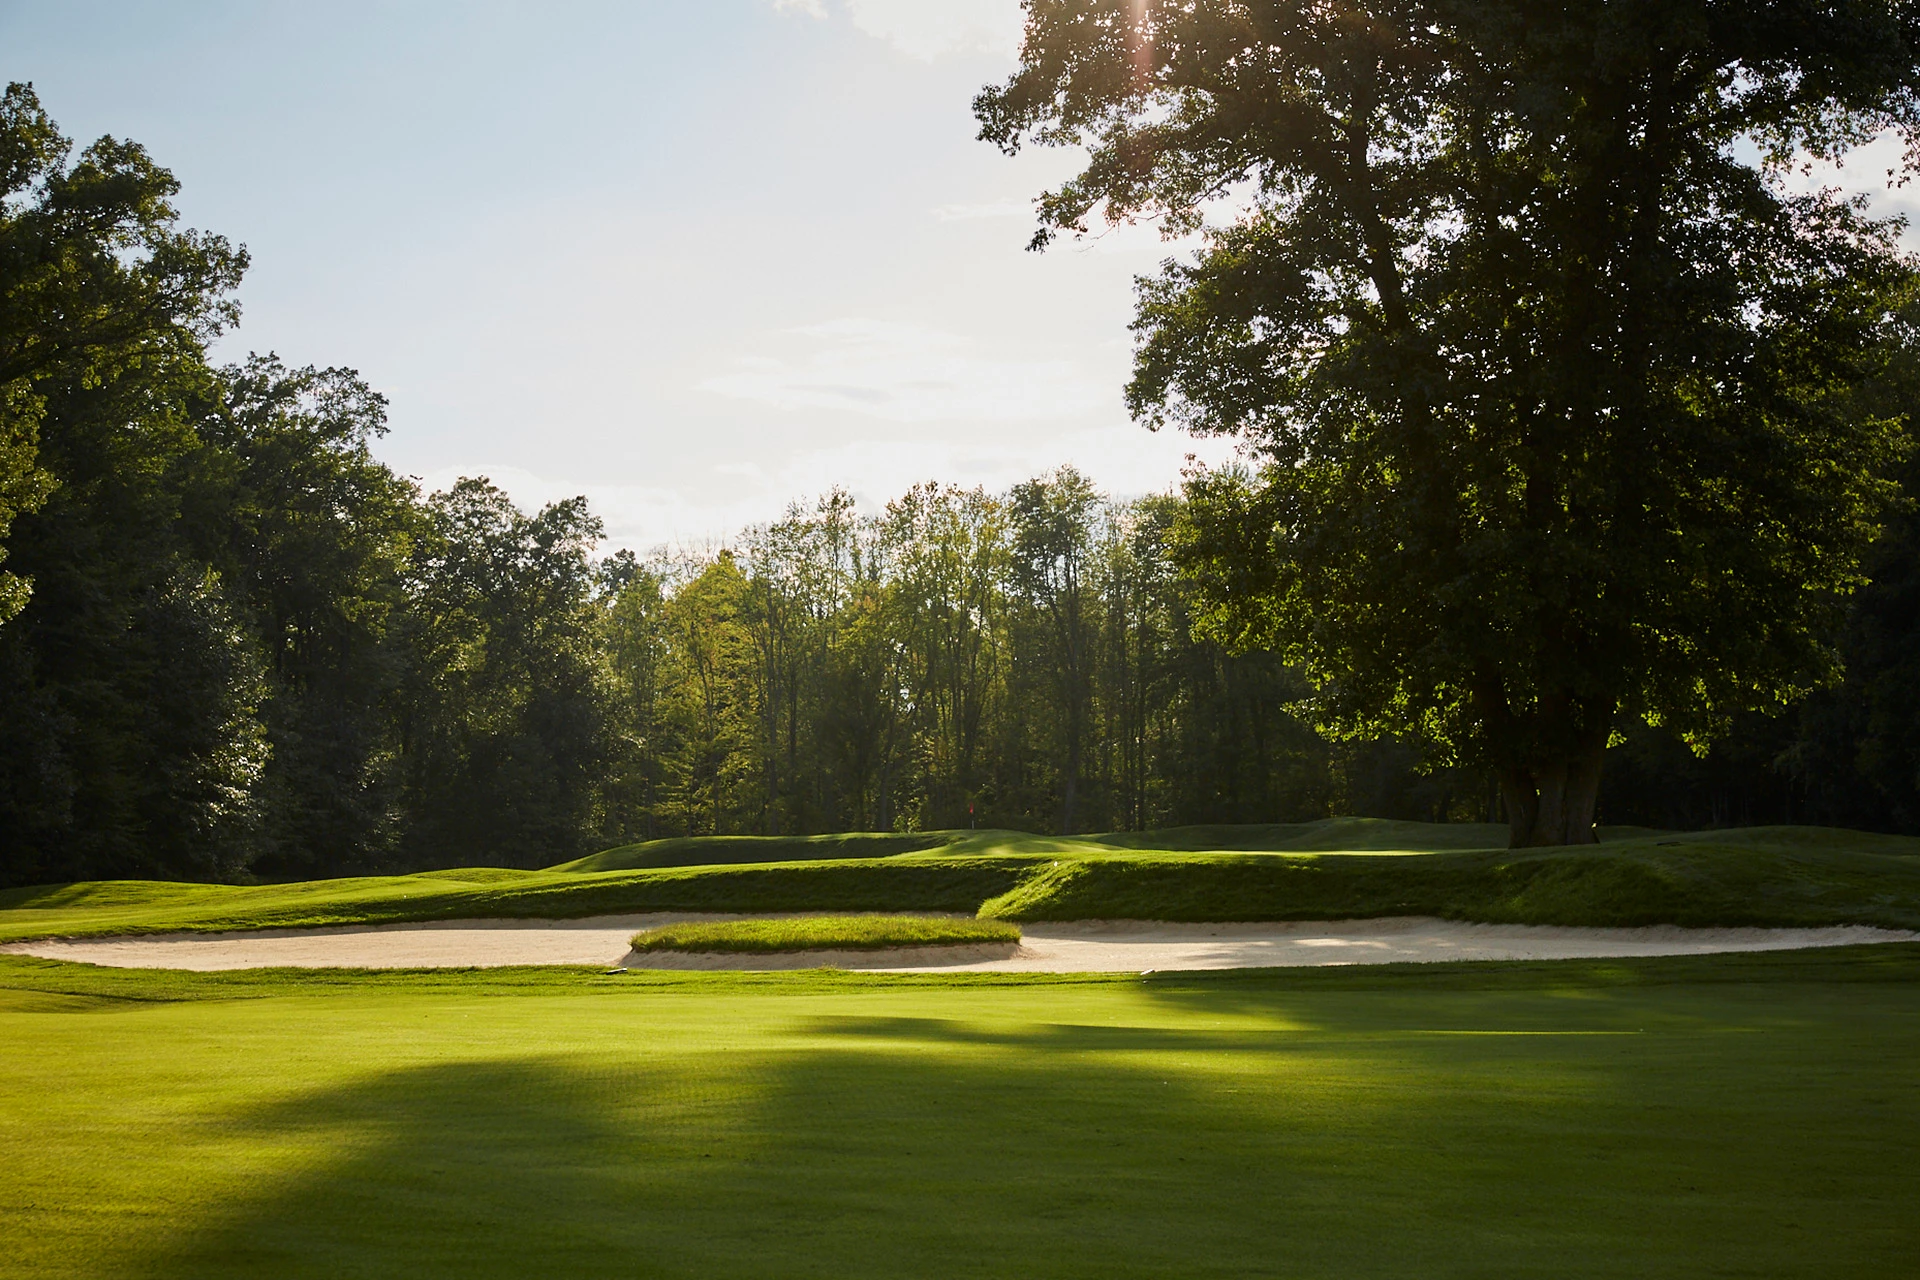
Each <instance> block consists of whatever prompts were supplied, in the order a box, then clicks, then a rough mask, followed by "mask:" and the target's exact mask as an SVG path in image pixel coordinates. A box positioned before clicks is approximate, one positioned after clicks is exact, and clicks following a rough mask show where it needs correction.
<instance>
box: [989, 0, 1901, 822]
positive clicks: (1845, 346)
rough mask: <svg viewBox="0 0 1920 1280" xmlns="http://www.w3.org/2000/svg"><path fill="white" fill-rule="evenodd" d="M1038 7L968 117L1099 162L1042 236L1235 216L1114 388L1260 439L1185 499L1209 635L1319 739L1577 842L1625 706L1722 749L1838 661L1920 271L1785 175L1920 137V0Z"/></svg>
mask: <svg viewBox="0 0 1920 1280" xmlns="http://www.w3.org/2000/svg"><path fill="white" fill-rule="evenodd" d="M1028 10H1029V13H1028V22H1027V29H1026V40H1025V46H1024V49H1023V53H1022V64H1021V66H1020V69H1019V70H1018V71H1017V72H1016V73H1015V74H1014V75H1013V76H1012V77H1011V78H1010V79H1009V80H1008V81H1007V82H1006V83H1005V84H1004V85H1000V86H997V87H990V88H988V89H987V90H986V91H984V92H983V93H982V94H981V95H980V97H979V98H978V100H977V101H976V104H975V108H976V112H977V114H978V117H979V119H980V121H981V124H982V136H983V137H984V138H986V139H987V140H989V141H992V142H994V143H997V144H998V145H1000V146H1001V147H1002V148H1004V149H1006V150H1008V151H1013V150H1016V149H1018V148H1019V147H1020V146H1022V145H1023V144H1026V143H1037V144H1044V145H1069V146H1085V147H1086V148H1087V156H1088V158H1087V163H1086V165H1085V168H1084V170H1083V171H1081V172H1080V173H1079V174H1078V175H1077V176H1075V177H1073V178H1072V179H1070V180H1069V181H1067V182H1065V183H1063V184H1062V185H1061V186H1059V187H1058V188H1056V189H1054V190H1052V191H1050V192H1048V193H1046V194H1044V195H1043V196H1042V197H1041V198H1040V200H1039V202H1038V204H1039V210H1040V215H1041V229H1040V231H1039V233H1038V235H1037V236H1036V238H1035V245H1036V247H1038V246H1041V245H1044V244H1045V243H1046V242H1047V241H1048V240H1050V239H1051V238H1052V237H1054V236H1056V235H1058V234H1061V233H1076V232H1081V231H1084V230H1085V229H1086V228H1087V226H1088V225H1089V223H1090V221H1091V220H1092V219H1094V218H1096V217H1104V218H1105V219H1107V220H1109V221H1114V222H1118V221H1124V220H1128V219H1132V218H1136V217H1158V218H1160V219H1162V220H1163V222H1164V225H1165V226H1166V227H1168V228H1169V229H1171V230H1172V231H1174V232H1176V233H1177V232H1190V231H1195V230H1201V229H1203V224H1204V223H1205V222H1206V221H1207V219H1208V211H1209V210H1210V209H1218V208H1222V207H1225V208H1228V209H1231V210H1234V212H1233V214H1232V216H1231V217H1230V218H1229V219H1228V220H1226V221H1225V223H1224V224H1223V225H1217V226H1214V227H1212V228H1211V229H1205V230H1204V239H1203V241H1202V247H1201V248H1200V249H1199V250H1198V251H1197V252H1196V253H1195V254H1194V255H1193V257H1192V258H1191V259H1190V260H1186V261H1175V260H1170V261H1168V262H1166V263H1165V264H1163V267H1162V269H1161V271H1160V273H1159V274H1158V275H1157V276H1156V277H1153V278H1151V279H1146V280H1143V281H1142V283H1141V294H1140V306H1139V314H1138V318H1137V320H1136V322H1135V326H1134V327H1135V330H1136V332H1137V334H1138V336H1139V347H1138V352H1137V359H1136V370H1135V376H1134V379H1133V381H1132V383H1131V385H1130V387H1129V389H1128V395H1129V402H1130V405H1131V407H1132V409H1133V411H1134V412H1135V414H1136V415H1137V416H1139V417H1141V418H1143V419H1144V420H1146V421H1147V422H1148V423H1149V424H1151V425H1154V426H1158V425H1161V424H1163V423H1167V422H1173V423H1178V424H1181V425H1183V426H1185V427H1187V428H1189V429H1191V430H1195V431H1198V432H1207V433H1225V434H1231V435H1236V436H1239V437H1241V438H1242V439H1243V440H1245V441H1247V442H1249V444H1250V445H1251V447H1252V453H1253V455H1254V457H1255V458H1256V460H1257V464H1258V465H1257V468H1256V469H1255V470H1254V471H1252V472H1248V471H1245V470H1227V471H1216V472H1212V473H1203V474H1199V475H1197V476H1196V477H1195V478H1194V479H1193V481H1192V483H1191V485H1190V496H1191V498H1192V504H1191V514H1190V517H1189V518H1188V520H1187V522H1186V526H1185V532H1184V538H1185V550H1186V556H1187V563H1188V566H1189V568H1190V569H1191V571H1192V572H1194V573H1195V574H1196V575H1197V576H1198V578H1199V580H1200V582H1201V584H1202V587H1203V588H1204V595H1205V597H1206V599H1207V602H1208V609H1207V612H1206V613H1205V615H1204V620H1203V625H1205V626H1206V627H1207V628H1209V629H1210V631H1211V633H1212V634H1214V635H1216V636H1219V637H1223V638H1226V639H1229V640H1231V641H1233V642H1236V643H1238V644H1241V645H1243V646H1245V645H1274V646H1277V647H1279V648H1281V649H1282V650H1283V651H1284V652H1286V653H1287V654H1288V655H1290V656H1291V657H1292V658H1293V659H1294V660H1296V661H1298V662H1300V663H1301V664H1302V665H1303V666H1304V668H1305V669H1306V670H1307V671H1308V673H1309V674H1310V675H1311V676H1312V677H1313V679H1314V680H1315V682H1316V685H1317V688H1318V700H1319V708H1320V714H1321V716H1322V718H1323V722H1324V723H1325V724H1326V725H1327V726H1328V727H1329V728H1331V729H1334V730H1336V731H1341V730H1344V731H1350V732H1371V733H1378V732H1382V731H1385V732H1394V733H1402V734H1414V735H1419V736H1421V737H1423V738H1425V739H1426V740H1428V741H1430V742H1432V743H1434V744H1436V745H1437V746H1438V747H1439V748H1440V749H1442V750H1443V751H1448V752H1452V753H1454V754H1455V755H1456V756H1457V757H1460V758H1468V759H1473V760H1475V761H1477V762H1480V763H1483V764H1485V765H1488V766H1490V767H1491V768H1492V769H1493V770H1494V771H1495V772H1496V773H1497V775H1498V777H1499V779H1500V784H1501V788H1502V792H1503V796H1504V799H1505V803H1506V807H1507V811H1508V815H1509V818H1510V820H1511V824H1512V838H1513V842H1514V843H1515V844H1516V845H1526V844H1560V843H1585V842H1588V841H1591V840H1592V839H1593V828H1592V821H1593V814H1594V806H1595V800H1596V796H1597V792H1598V786H1599V780H1600V772H1601V761H1602V756H1603V752H1604V750H1605V747H1606V745H1607V743H1608V741H1609V737H1610V735H1612V734H1613V733H1614V732H1615V731H1616V730H1617V728H1618V727H1619V726H1620V725H1621V724H1623V723H1626V722H1627V721H1628V720H1629V719H1630V718H1634V717H1638V718H1641V719H1644V720H1646V721H1648V722H1651V723H1655V724H1664V725H1667V726H1670V727H1671V728H1673V729H1674V730H1676V731H1677V732H1679V733H1681V734H1683V735H1686V736H1688V737H1690V738H1691V739H1692V740H1695V741H1705V740H1706V739H1707V738H1709V737H1710V736H1711V735H1712V733H1713V732H1714V730H1715V728H1716V727H1717V726H1718V725H1720V724H1721V723H1723V722H1724V720H1725V718H1726V717H1727V716H1729V715H1730V714H1732V713H1734V712H1737V711H1739V710H1742V709H1747V708H1755V707H1768V706H1777V705H1780V704H1782V703H1783V702H1785V701H1787V700H1789V699H1791V698H1793V697H1795V696H1797V695H1799V694H1800V693H1802V692H1803V691H1805V690H1806V689H1807V688H1808V687H1810V686H1811V685H1813V684H1815V683H1818V682H1819V681H1821V680H1823V679H1825V678H1828V677H1829V676H1830V675H1831V674H1832V672H1833V664H1834V659H1833V657H1832V654H1831V651H1830V647H1829V644H1828V642H1827V637H1829V636H1831V635H1832V634H1833V632H1834V627H1833V623H1834V620H1835V610H1836V608H1837V607H1838V603H1839V601H1840V599H1841V597H1843V596H1844V595H1845V593H1846V592H1848V591H1849V590H1850V589H1851V588H1852V587H1853V586H1854V585H1855V584H1856V583H1857V582H1858V580H1859V577H1860V563H1861V556H1862V553H1863V551H1864V549H1865V548H1866V546H1867V545H1868V543H1869V542H1870V541H1871V539H1872V537H1873V536H1874V533H1875V530H1876V527H1877V523H1878V520H1879V518H1880V514H1881V512H1882V511H1883V509H1884V507H1885V504H1886V502H1887V500H1888V496H1889V493H1890V489H1889V487H1888V486H1887V485H1886V484H1885V483H1884V481H1883V480H1882V479H1881V477H1882V476H1883V475H1884V474H1885V471H1886V468H1887V466H1888V464H1889V462H1890V460H1891V459H1893V458H1894V457H1895V456H1897V454H1898V452H1899V450H1900V448H1901V447H1902V440H1903V433H1904V426H1903V423H1901V422H1900V421H1899V420H1898V419H1897V418H1896V417H1893V416H1889V415H1888V414H1886V413H1885V412H1880V413H1876V412H1874V411H1873V410H1872V409H1871V408H1870V407H1869V403H1868V401H1867V400H1866V399H1865V398H1864V397H1863V396H1862V395H1861V394H1860V388H1861V387H1862V385H1863V384H1864V383H1865V382H1866V381H1867V380H1868V379H1870V378H1871V377H1872V375H1873V373H1874V370H1875V368H1876V365H1877V362H1878V361H1880V360H1881V359H1882V358H1883V357H1882V355H1881V353H1882V352H1883V351H1884V350H1885V349H1886V347H1887V345H1888V342H1889V339H1890V337H1891V336H1892V330H1893V329H1895V328H1896V327H1897V325H1898V323H1899V322H1898V320H1897V319H1896V314H1897V313H1896V310H1895V308H1896V304H1897V303H1898V301H1899V300H1900V298H1901V297H1902V295H1903V294H1904V293H1905V291H1907V290H1908V289H1909V287H1910V280H1911V276H1912V268H1911V264H1910V263H1909V262H1908V260H1907V259H1906V258H1904V257H1903V256H1902V255H1901V254H1900V252H1899V251H1898V249H1897V246H1896V244H1895V240H1894V237H1895V234H1896V228H1894V227H1892V226H1890V225H1888V224H1885V223H1881V222H1876V221H1874V220H1872V219H1870V218H1868V217H1867V216H1865V214H1864V213H1863V211H1862V210H1861V208H1860V207H1858V206H1857V205H1856V204H1854V203H1850V202H1848V201H1846V200H1843V199H1840V198H1839V197H1837V196H1836V195H1834V194H1832V193H1830V192H1821V191H1817V190H1815V191H1813V192H1812V193H1811V194H1804V193H1803V194H1794V189H1793V187H1792V185H1791V184H1790V183H1789V182H1788V181H1787V179H1788V177H1789V176H1790V174H1791V172H1792V166H1794V165H1795V164H1802V165H1804V164H1805V163H1806V162H1807V161H1809V160H1812V161H1820V160H1823V159H1831V158H1834V157H1838V156H1840V155H1842V154H1844V153H1846V152H1847V151H1849V150H1850V149H1851V148H1853V147H1855V146H1857V145H1858V144H1860V143H1863V142H1865V141H1867V140H1869V139H1871V138H1874V137H1876V136H1878V135H1881V134H1882V133H1884V132H1886V131H1889V130H1891V131H1894V132H1896V133H1898V134H1900V135H1901V136H1903V137H1905V138H1907V139H1909V140H1911V139H1912V138H1913V137H1914V136H1915V131H1916V126H1920V107H1917V106H1916V99H1915V93H1914V88H1915V84H1916V77H1917V75H1920V63H1917V62H1916V52H1915V50H1916V38H1917V37H1920V9H1917V8H1916V6H1914V5H1912V4H1909V3H1904V2H1901V0H1852V2H1848V0H1837V2H1835V0H1607V2H1589V3H1550V2H1544V0H1434V2H1426V0H1321V2H1318V3H1303V2H1301V0H1264V2H1262V0H1029V4H1028ZM1805 185H1811V184H1805ZM1213 221H1215V222H1216V223H1219V222H1221V220H1220V219H1219V218H1214V219H1213Z"/></svg>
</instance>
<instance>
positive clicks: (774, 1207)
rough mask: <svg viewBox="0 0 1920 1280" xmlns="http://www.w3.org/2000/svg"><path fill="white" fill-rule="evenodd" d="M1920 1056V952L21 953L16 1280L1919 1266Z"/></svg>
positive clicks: (7, 1060)
mask: <svg viewBox="0 0 1920 1280" xmlns="http://www.w3.org/2000/svg"><path fill="white" fill-rule="evenodd" d="M236 997H241V998H236ZM1917 1055H1920V947H1915V946H1892V947H1873V948H1847V949H1843V950H1839V951H1832V952H1819V953H1807V954H1800V955H1795V954H1771V955H1743V956H1725V957H1688V958H1676V959H1671V960H1640V961H1610V962H1562V963H1558V964H1490V965H1474V964H1455V965H1426V966H1382V967H1379V968H1367V969H1331V970H1328V969H1323V970H1295V971H1265V972H1250V973H1231V974H1180V975H1160V976H1156V977H1153V978H1147V979H1143V978H1139V977H1125V978H1115V977H1080V978H1074V979H1034V978H1029V977H1025V976H1015V975H953V974H942V975H913V976H911V977H888V978H882V977H878V976H872V975H855V974H822V973H816V972H799V973H792V974H725V975H709V974H652V975H642V974H637V973H635V974H626V975H618V976H616V975H606V974H602V973H599V972H597V971H584V970H516V971H505V972H489V973H484V974H483V973H474V974H465V975H453V974H446V973H434V974H406V973H385V974H354V973H345V972H334V973H330V974H318V973H309V974H290V973H284V972H281V973H263V972H253V973H247V974H174V973H154V972H139V971H117V972H116V971H104V970H93V969H88V968H86V967H83V966H74V965H56V964H52V963H48V962H38V961H28V960H20V959H14V958H5V957H0V1259H4V1260H5V1261H4V1264H3V1265H0V1272H4V1273H5V1274H6V1275H8V1276H9V1277H21V1278H22V1280H43V1278H44V1280H53V1278H55V1277H97V1276H104V1275H112V1276H139V1277H145V1278H147V1280H170V1278H172V1277H207V1278H210V1280H218V1278H220V1277H252V1276H260V1275H272V1276H276V1277H289V1278H291V1280H298V1278H300V1277H307V1276H314V1277H320V1276H326V1277H332V1276H342V1275H354V1276H373V1277H383V1276H406V1277H409V1280H414V1278H418V1280H431V1278H433V1277H439V1276H458V1277H463V1278H465V1277H477V1278H482V1280H484V1278H486V1277H494V1276H501V1277H519V1276H528V1275H567V1276H584V1277H599V1276H609V1277H610V1276H632V1275H646V1276H658V1277H679V1276H688V1277H692V1276H699V1277H710V1278H716V1280H727V1278H731V1277H751V1276H780V1277H812V1276H821V1277H825V1276H832V1277H848V1278H858V1277H870V1276H871V1277H880V1276H885V1277H895V1276H904V1275H916V1276H940V1277H971V1276H981V1277H988V1276H1004V1275H1009V1274H1023V1275H1034V1276H1046V1277H1063V1278H1073V1277H1101V1278H1102V1280H1106V1278H1109V1277H1134V1276H1139V1277H1165V1276H1181V1277H1189V1276H1193V1277H1237V1276H1271V1275H1276V1274H1281V1275H1288V1276H1296V1277H1308V1278H1312V1277H1342V1278H1344V1277H1351V1276H1368V1277H1387V1278H1394V1277H1421V1278H1423V1280H1425V1278H1430V1277H1443V1278H1444V1277H1480V1276H1518V1275H1528V1276H1536V1275H1537V1276H1546V1275H1551V1276H1555V1277H1574V1278H1584V1277H1615V1276H1620V1277H1626V1276H1632V1277H1640V1276H1652V1275H1660V1276H1664V1275H1673V1276H1681V1275H1686V1276H1692V1275H1766V1276H1781V1277H1796V1276H1809V1277H1811V1276H1835V1275H1863V1276H1864V1275H1900V1274H1904V1273H1905V1272H1906V1271H1908V1270H1910V1269H1911V1262H1912V1258H1913V1257H1914V1256H1915V1252H1916V1249H1917V1248H1920V1224H1917V1223H1916V1219H1915V1217H1914V1215H1913V1214H1912V1212H1911V1208H1912V1205H1913V1204H1914V1203H1916V1202H1917V1201H1920V1166H1916V1165H1915V1164H1914V1162H1912V1161H1911V1160H1909V1159H1907V1153H1908V1152H1910V1151H1911V1150H1912V1149H1913V1147H1914V1145H1915V1143H1916V1141H1920V1093H1916V1092H1915V1091H1914V1090H1913V1089H1912V1088H1911V1087H1910V1084H1911V1070H1912V1067H1911V1064H1912V1063H1913V1061H1914V1060H1915V1058H1916V1056H1917Z"/></svg>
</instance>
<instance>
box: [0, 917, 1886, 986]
mask: <svg viewBox="0 0 1920 1280" xmlns="http://www.w3.org/2000/svg"><path fill="white" fill-rule="evenodd" d="M779 914H781V915H782V916H784V917H786V918H793V917H795V916H801V915H817V914H819V913H818V912H783V913H779ZM840 914H856V913H840ZM866 914H874V915H879V914H899V913H898V912H894V913H882V912H872V913H866ZM925 914H928V915H933V914H936V913H934V912H927V913H925ZM749 918H753V917H749V916H744V915H714V914H696V913H690V912H655V913H651V914H644V915H614V916H595V917H588V918H585V919H574V920H441V921H432V922H428V923H420V924H385V925H345V926H336V927H332V928H322V929H262V930H257V931H246V932H227V933H173V934H148V935H142V936H133V937H103V938H72V939H46V940H41V941H35V942H17V943H10V944H7V945H4V946H0V952H10V953H13V954H16V955H31V956H40V957H44V958H47V959H53V960H72V961H79V962H82V963H87V964H99V965H109V966H115V967H123V968H145V969H192V970H217V969H254V968H267V967H276V966H285V967H292V968H350V969H415V968H489V967H496V966H502V965H539V964H554V965H563V964H570V965H596V966H601V967H608V966H614V965H620V966H622V967H629V968H666V967H673V968H689V969H692V968H706V969H719V968H727V969H778V968H795V967H816V966H824V965H828V964H834V965H837V966H838V967H841V968H861V969H868V970H891V971H915V970H923V969H930V970H941V971H948V972H953V971H969V970H971V971H980V972H1029V973H1116V972H1127V971H1133V972H1139V971H1140V970H1143V969H1157V970H1169V969H1243V968H1267V967H1285V966H1315V965H1344V964H1390V963H1398V962H1406V961H1425V962H1431V961H1446V960H1573V959H1609V958H1620V957H1629V956H1662V955H1704V954H1710V953H1714V952H1729V951H1788V950H1798V949H1802V948H1807V947H1832V946H1850V945H1857V944H1860V943H1874V942H1914V941H1920V933H1914V932H1911V931H1905V930H1897V929H1880V928H1873V927H1870V926H1866V925H1839V926H1831V927H1825V928H1805V929H1768V928H1682V927H1679V926H1674V925H1653V926H1646V927H1640V928H1581V927H1562V926H1551V925H1514V924H1474V923H1470V922H1465V921H1457V920H1439V919H1434V918H1431V917H1415V916H1399V917H1383V918H1375V919H1364V920H1312V921H1289V922H1277V923H1258V922H1241V923H1220V924H1180V923H1170V922H1166V921H1154V920H1081V921H1072V922H1065V923H1047V922H1022V925H1021V929H1022V932H1023V933H1024V934H1025V938H1024V940H1023V941H1022V942H1021V943H1020V944H1018V945H1017V946H1013V947H1012V949H1011V950H1010V952H1008V953H1006V954H1000V953H997V952H996V953H995V954H992V955H983V956H980V957H978V958H962V957H961V956H960V955H956V954H955V952H959V951H964V950H966V948H965V947H938V948H925V949H922V948H915V949H913V950H914V952H916V953H917V952H919V951H922V950H931V951H936V952H938V953H939V954H938V955H936V956H931V957H928V956H922V955H918V954H904V953H902V952H899V951H891V952H888V951H864V952H859V953H855V958H852V959H844V958H836V956H837V955H838V956H844V955H845V954H846V953H830V952H819V951H812V952H802V953H784V954H785V955H786V956H790V957H792V959H791V960H790V961H788V962H784V963H783V962H777V958H776V957H775V956H772V955H767V954H759V955H751V954H731V955H726V956H724V957H711V958H708V957H699V958H696V957H695V956H694V955H693V954H691V953H684V952H681V953H661V952H653V953H648V955H646V956H645V957H642V956H639V955H636V954H634V953H633V952H632V950H631V946H630V941H629V940H630V939H631V938H632V937H633V935H634V934H635V933H636V932H638V931H640V930H642V929H649V928H657V927H659V926H661V925H665V924H678V923H684V922H690V921H700V920H739V919H749ZM762 918H764V917H762ZM996 945H1002V946H1004V945H1005V944H996Z"/></svg>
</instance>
